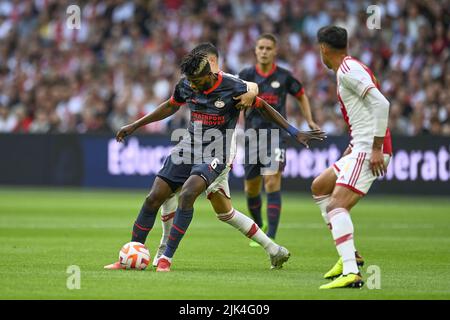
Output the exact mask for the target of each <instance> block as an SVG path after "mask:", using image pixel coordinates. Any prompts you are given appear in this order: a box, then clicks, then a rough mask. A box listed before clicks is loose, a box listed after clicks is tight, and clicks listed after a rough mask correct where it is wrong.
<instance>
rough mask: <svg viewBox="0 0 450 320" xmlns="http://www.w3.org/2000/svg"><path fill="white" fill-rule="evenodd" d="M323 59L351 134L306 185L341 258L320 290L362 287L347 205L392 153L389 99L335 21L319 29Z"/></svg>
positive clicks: (350, 205) (358, 196)
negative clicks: (330, 163) (332, 74)
mask: <svg viewBox="0 0 450 320" xmlns="http://www.w3.org/2000/svg"><path fill="white" fill-rule="evenodd" d="M317 37H318V42H319V45H320V54H321V57H322V61H323V63H324V64H325V65H326V66H327V67H328V68H329V69H332V70H333V71H334V72H335V73H336V78H337V96H338V100H339V103H340V105H341V111H342V115H343V117H344V120H345V121H346V123H347V125H348V127H349V132H350V136H351V142H350V144H349V146H348V148H347V150H346V151H345V152H344V154H343V157H342V158H341V159H340V160H338V161H337V162H336V163H335V164H334V165H333V166H332V167H330V168H328V169H326V170H325V171H324V172H322V174H320V175H319V176H318V177H317V178H315V179H314V181H313V183H312V186H311V190H312V193H313V197H314V200H315V201H316V203H317V205H318V206H319V208H320V210H321V212H322V216H323V218H324V220H325V223H326V224H327V225H328V226H329V228H330V230H331V233H332V236H333V239H334V241H335V245H336V249H337V251H338V253H339V255H340V258H339V260H338V262H337V263H336V265H335V266H334V267H333V268H332V269H331V270H330V271H328V272H327V273H326V274H325V275H324V278H326V279H333V281H331V282H329V283H327V284H325V285H322V286H321V287H320V289H332V288H344V287H356V288H359V287H361V286H362V285H363V284H364V282H363V280H362V277H361V274H360V272H359V269H358V265H362V264H363V260H362V257H361V256H359V254H358V253H357V251H356V249H355V245H354V241H353V223H352V219H351V217H350V214H349V213H350V210H351V209H352V208H353V207H354V206H355V205H356V203H357V202H358V201H359V200H360V199H361V198H362V197H363V196H364V195H365V194H366V193H367V192H368V191H369V189H370V186H371V185H372V183H373V182H374V181H375V179H376V178H377V177H378V176H381V175H383V174H385V173H386V168H387V165H388V163H389V159H390V156H391V154H392V144H391V136H390V132H389V129H388V117H389V102H388V101H387V99H386V98H385V97H384V96H383V94H381V92H380V91H379V85H378V81H377V80H376V78H375V77H374V75H373V73H372V71H371V70H370V69H369V68H368V67H367V66H365V65H364V64H363V63H361V62H360V61H358V60H357V59H355V58H353V57H351V56H349V55H348V54H347V31H346V30H345V29H344V28H340V27H337V26H327V27H323V28H321V29H320V30H319V31H318V33H317Z"/></svg>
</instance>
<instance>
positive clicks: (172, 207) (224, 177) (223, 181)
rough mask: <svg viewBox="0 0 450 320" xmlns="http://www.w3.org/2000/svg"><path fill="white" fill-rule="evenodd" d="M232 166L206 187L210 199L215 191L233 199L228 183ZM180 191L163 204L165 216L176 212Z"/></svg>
mask: <svg viewBox="0 0 450 320" xmlns="http://www.w3.org/2000/svg"><path fill="white" fill-rule="evenodd" d="M230 170H231V167H230V166H227V167H226V168H225V169H224V170H223V171H222V173H221V174H220V175H219V176H218V177H217V178H216V180H214V181H213V183H211V184H210V185H209V187H208V188H207V189H206V196H207V198H208V199H209V198H210V197H211V195H212V194H213V193H216V192H220V193H222V194H223V195H224V196H225V197H227V198H228V199H231V194H230V186H229V184H228V173H229V172H230ZM179 194H180V191H177V192H176V193H172V195H171V196H170V198H168V199H167V200H166V201H165V202H164V203H163V205H162V208H161V215H163V216H165V215H168V214H170V213H172V212H175V211H176V210H177V207H178V195H179Z"/></svg>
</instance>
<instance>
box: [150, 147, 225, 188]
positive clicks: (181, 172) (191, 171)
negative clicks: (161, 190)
mask: <svg viewBox="0 0 450 320" xmlns="http://www.w3.org/2000/svg"><path fill="white" fill-rule="evenodd" d="M225 168H226V165H225V164H220V163H214V164H213V163H201V164H185V163H181V164H175V163H173V161H172V158H171V156H168V157H167V158H166V160H165V161H164V165H163V167H162V169H161V170H159V172H158V174H157V176H158V177H160V178H161V179H163V180H164V181H165V182H167V184H168V185H169V186H170V188H171V189H172V191H173V192H175V191H176V190H178V189H179V188H180V187H181V186H182V185H183V184H184V183H185V182H186V180H187V179H188V178H189V177H190V176H192V175H197V176H200V177H202V178H203V179H204V180H205V182H206V186H207V187H208V186H209V185H210V184H211V183H213V182H214V180H216V178H217V177H218V176H219V175H220V174H221V173H222V171H223V170H224V169H225Z"/></svg>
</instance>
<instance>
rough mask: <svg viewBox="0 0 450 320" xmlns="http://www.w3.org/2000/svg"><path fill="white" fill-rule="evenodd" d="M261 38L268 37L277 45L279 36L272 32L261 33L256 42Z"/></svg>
mask: <svg viewBox="0 0 450 320" xmlns="http://www.w3.org/2000/svg"><path fill="white" fill-rule="evenodd" d="M261 39H267V40H270V41H272V42H273V44H274V45H275V46H276V45H277V42H278V40H277V37H275V35H273V34H272V33H263V34H261V35H260V36H259V37H258V39H256V42H258V41H259V40H261Z"/></svg>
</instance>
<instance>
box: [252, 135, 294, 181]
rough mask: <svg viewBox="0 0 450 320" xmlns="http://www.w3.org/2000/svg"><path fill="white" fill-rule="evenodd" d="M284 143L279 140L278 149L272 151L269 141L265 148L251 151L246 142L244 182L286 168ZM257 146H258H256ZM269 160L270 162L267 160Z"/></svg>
mask: <svg viewBox="0 0 450 320" xmlns="http://www.w3.org/2000/svg"><path fill="white" fill-rule="evenodd" d="M285 145H286V143H285V140H284V139H280V141H279V144H278V147H277V148H274V149H273V150H272V148H271V145H270V141H268V142H267V146H265V147H263V148H259V147H258V150H251V148H249V144H248V141H246V144H245V164H244V170H245V180H251V179H253V178H256V177H259V176H261V175H263V174H264V170H267V171H266V173H271V174H275V173H276V172H283V170H284V167H285V166H286V147H285ZM258 146H259V145H258ZM269 159H270V160H269ZM255 160H256V161H255Z"/></svg>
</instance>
